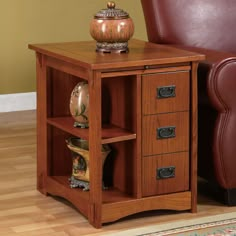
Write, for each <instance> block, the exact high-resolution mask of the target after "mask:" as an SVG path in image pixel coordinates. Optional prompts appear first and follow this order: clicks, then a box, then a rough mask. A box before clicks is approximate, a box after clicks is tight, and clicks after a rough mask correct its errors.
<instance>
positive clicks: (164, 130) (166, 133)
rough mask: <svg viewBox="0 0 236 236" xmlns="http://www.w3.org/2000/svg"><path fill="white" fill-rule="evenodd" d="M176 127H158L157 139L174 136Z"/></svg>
mask: <svg viewBox="0 0 236 236" xmlns="http://www.w3.org/2000/svg"><path fill="white" fill-rule="evenodd" d="M175 128H176V127H175V126H167V127H160V128H157V139H163V138H174V137H175Z"/></svg>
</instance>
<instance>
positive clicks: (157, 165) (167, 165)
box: [142, 152, 189, 196]
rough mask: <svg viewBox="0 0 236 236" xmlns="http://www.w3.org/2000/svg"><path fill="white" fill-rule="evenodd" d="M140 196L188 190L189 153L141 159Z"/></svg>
mask: <svg viewBox="0 0 236 236" xmlns="http://www.w3.org/2000/svg"><path fill="white" fill-rule="evenodd" d="M142 169H143V173H142V195H143V196H152V195H158V194H166V193H174V192H181V191H187V190H189V153H188V152H179V153H171V154H165V155H158V156H150V157H143V158H142Z"/></svg>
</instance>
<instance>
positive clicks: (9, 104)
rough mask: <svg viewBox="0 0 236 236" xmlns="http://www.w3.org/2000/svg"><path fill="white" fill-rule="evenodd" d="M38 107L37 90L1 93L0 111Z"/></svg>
mask: <svg viewBox="0 0 236 236" xmlns="http://www.w3.org/2000/svg"><path fill="white" fill-rule="evenodd" d="M35 109H36V92H30V93H13V94H2V95H0V112H11V111H24V110H35Z"/></svg>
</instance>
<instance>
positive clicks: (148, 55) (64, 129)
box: [29, 40, 204, 228]
mask: <svg viewBox="0 0 236 236" xmlns="http://www.w3.org/2000/svg"><path fill="white" fill-rule="evenodd" d="M29 48H30V49H33V50H35V51H36V54H37V64H36V66H37V84H38V87H37V94H38V95H37V107H38V112H37V119H38V124H37V140H38V141H37V142H38V143H37V160H38V165H37V178H38V190H39V191H40V192H42V193H43V194H45V195H47V194H52V195H56V196H61V197H64V198H66V199H67V200H69V201H70V202H71V203H73V205H74V206H75V207H76V208H77V209H79V210H80V211H81V212H82V213H83V214H84V215H85V216H86V217H87V219H88V221H89V222H90V223H91V224H92V225H93V226H94V227H96V228H100V227H101V226H102V223H107V222H110V221H113V220H117V219H119V218H122V217H125V216H127V215H130V214H134V213H137V212H140V211H146V210H151V209H158V208H164V209H173V210H176V209H177V210H187V209H188V210H191V209H195V207H196V206H193V205H192V204H196V201H195V200H193V199H195V196H194V197H193V196H192V195H193V193H194V192H192V191H191V189H196V187H194V185H196V175H194V173H195V172H194V171H195V170H196V154H197V153H196V147H197V145H196V144H193V142H195V141H196V140H193V139H191V138H190V140H189V135H188V134H189V117H190V116H189V113H188V111H184V112H182V111H181V112H179V113H181V114H184V115H183V117H182V116H181V119H180V118H177V117H180V116H179V114H177V115H176V114H175V115H174V120H179V122H178V126H179V127H180V128H178V134H179V133H181V132H182V131H181V132H180V130H182V129H183V135H182V134H181V135H180V137H181V138H182V139H183V140H182V141H179V143H181V142H182V144H183V146H181V145H180V146H181V147H180V149H178V145H179V144H178V143H177V144H175V142H171V141H170V145H168V144H167V145H163V146H166V147H167V149H165V148H164V149H162V151H165V150H166V152H170V151H172V149H170V146H172V145H173V146H174V150H175V151H176V150H177V151H186V150H189V149H190V150H191V155H192V156H191V159H190V165H191V171H192V172H191V174H190V176H191V186H190V188H189V189H186V190H187V191H186V192H179V193H175V192H174V191H171V190H170V192H168V196H164V195H163V196H162V197H161V196H156V198H155V197H145V198H142V196H143V192H142V191H143V190H142V185H143V183H142V174H141V173H143V169H142V168H143V165H142V158H144V157H142V155H143V153H145V147H148V144H144V142H146V140H150V138H154V137H153V136H150V134H151V132H149V131H148V132H146V130H149V128H148V127H153V128H155V127H156V126H155V124H156V123H158V122H159V121H160V123H164V120H165V119H166V120H172V118H170V117H172V115H168V116H166V117H164V116H165V115H164V114H160V115H158V118H157V119H158V120H156V118H155V119H154V121H153V122H150V124H149V123H148V122H147V123H146V122H145V119H146V117H145V116H143V109H142V104H144V102H143V101H144V99H145V96H146V95H145V96H143V94H146V93H145V90H146V89H147V93H148V89H149V88H143V87H142V84H143V81H145V75H146V74H153V73H157V72H159V73H164V74H165V75H166V76H164V77H162V75H160V76H158V74H157V75H156V76H157V81H164V80H165V77H166V78H167V80H170V81H171V82H172V81H175V82H177V83H178V91H179V92H180V93H181V91H182V90H181V89H180V90H179V88H180V87H179V86H180V82H179V80H180V78H181V80H182V77H183V79H184V82H183V87H184V88H185V87H187V90H185V91H187V93H186V95H185V96H186V97H189V96H190V95H189V94H190V93H192V92H193V91H192V90H194V91H195V89H196V87H191V89H192V90H191V91H190V88H189V86H188V83H189V80H193V79H194V80H196V76H195V75H194V73H196V71H194V73H193V72H191V74H190V75H189V73H188V72H182V71H183V70H184V71H189V70H190V71H191V70H192V63H194V62H196V63H197V62H198V61H199V60H202V59H204V56H203V55H200V54H196V53H192V52H185V51H182V50H179V49H175V48H173V47H166V46H163V45H156V44H151V43H147V42H144V41H140V40H131V41H130V45H129V48H130V52H129V53H127V54H126V53H125V54H105V55H104V54H99V53H96V52H95V42H94V41H88V42H72V43H54V44H41V45H39V44H38V45H37V44H36V45H29ZM193 65H194V64H193ZM167 74H168V75H167ZM172 75H174V76H173V77H172ZM83 79H84V80H87V81H88V85H89V117H90V121H89V129H87V130H79V129H78V130H76V129H75V128H74V127H72V126H71V125H72V120H71V117H70V112H69V100H70V94H71V91H72V89H73V87H74V86H75V85H76V84H77V83H78V82H80V81H82V80H83ZM195 83H196V82H194V84H193V85H195ZM161 84H162V82H161ZM143 89H144V90H143ZM193 94H195V93H193ZM191 96H192V95H191ZM180 100H181V99H180ZM190 100H191V104H190V103H186V104H188V106H189V110H191V109H192V106H196V105H195V102H196V100H195V99H192V98H190ZM178 103H179V101H178ZM163 107H164V106H163ZM173 107H175V106H173ZM186 107H187V105H186ZM184 108H185V107H184ZM196 115H197V113H195V112H194V113H191V117H192V118H191V121H190V123H191V124H192V123H194V121H195V120H196ZM163 117H164V118H163ZM180 120H182V121H180ZM154 123H155V124H154ZM194 125H195V124H194ZM70 126H71V127H70ZM107 127H108V129H107ZM142 127H143V128H142ZM194 131H195V128H194V129H193V128H191V135H193V136H194V137H195V136H196V135H195V133H194V134H193V132H194ZM145 133H146V134H145ZM70 135H74V136H77V137H81V138H85V139H87V140H89V149H90V191H89V192H88V193H86V196H87V198H85V199H84V196H85V194H84V193H83V192H82V190H81V189H70V188H69V187H68V182H67V181H65V180H66V179H67V178H68V177H69V175H70V171H71V165H72V163H71V156H70V152H69V150H68V148H67V147H66V144H65V140H66V139H67V138H68V137H69V136H70ZM145 135H146V136H145ZM191 137H192V136H191ZM102 143H107V144H109V145H110V146H111V148H112V154H111V155H110V157H109V158H108V160H109V159H110V161H111V163H110V165H109V166H108V167H109V168H107V169H108V172H110V173H107V176H106V177H105V178H104V182H108V185H109V186H110V189H111V190H112V189H114V191H113V190H112V191H107V192H106V190H104V191H102V178H103V175H104V174H106V171H105V170H104V173H103V168H102V161H101V153H100V148H101V144H102ZM154 143H155V142H154ZM158 145H159V144H158ZM153 146H155V145H153ZM176 148H177V149H176ZM151 149H152V150H151V151H152V153H151V155H154V154H157V153H155V151H156V150H155V148H154V147H152V148H151ZM153 151H154V152H153ZM149 154H150V153H148V155H149ZM192 160H194V161H193V162H192ZM104 169H105V167H104ZM105 192H106V193H105ZM194 194H196V191H195V193H194ZM106 195H107V196H109V197H110V198H111V202H112V205H114V206H116V207H114V208H112V207H111V208H109V209H110V210H105V209H106V208H104V205H105V204H106V205H107V204H108V203H105V202H104V196H106ZM185 195H186V196H187V197H186V196H185ZM127 196H128V199H129V198H131V199H132V200H131V201H132V204H131V205H132V207H129V204H130V203H129V202H130V201H129V200H128V199H127ZM109 197H108V198H109ZM81 199H84V200H81ZM105 199H106V198H105ZM158 199H161V202H162V204H161V205H160V204H155V203H154V202H155V200H158ZM171 199H172V200H171ZM181 199H182V200H183V201H181ZM80 200H81V201H80ZM120 201H121V202H120ZM170 201H173V202H172V203H170ZM181 202H182V203H181ZM108 205H109V204H108ZM108 205H107V206H108ZM150 206H152V207H150ZM117 207H118V208H119V211H120V212H121V213H120V214H118V215H117ZM134 207H135V208H136V210H135V211H134V210H133V208H134ZM122 212H123V213H122ZM109 214H110V215H109ZM112 215H113V216H112Z"/></svg>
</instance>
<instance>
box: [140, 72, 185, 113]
mask: <svg viewBox="0 0 236 236" xmlns="http://www.w3.org/2000/svg"><path fill="white" fill-rule="evenodd" d="M189 84H190V81H189V72H188V71H184V72H183V71H178V69H177V68H176V71H175V72H168V73H167V72H166V73H164V72H162V73H155V74H146V75H143V80H142V92H143V93H142V102H143V104H142V107H143V115H149V114H157V113H166V112H177V111H188V110H189V107H190V104H189V103H190V99H189V95H190V91H189ZM166 86H175V92H174V96H173V97H167V98H160V97H158V95H159V94H158V89H161V88H163V87H166Z"/></svg>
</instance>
